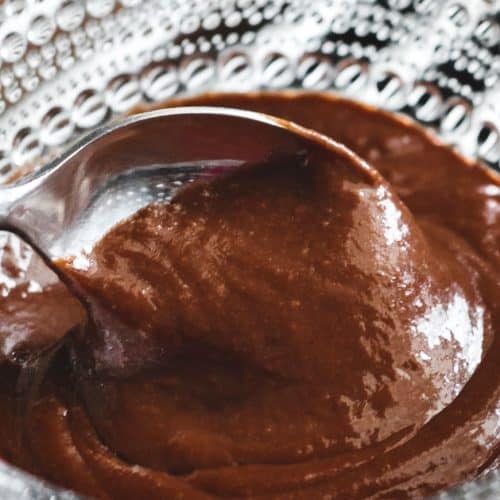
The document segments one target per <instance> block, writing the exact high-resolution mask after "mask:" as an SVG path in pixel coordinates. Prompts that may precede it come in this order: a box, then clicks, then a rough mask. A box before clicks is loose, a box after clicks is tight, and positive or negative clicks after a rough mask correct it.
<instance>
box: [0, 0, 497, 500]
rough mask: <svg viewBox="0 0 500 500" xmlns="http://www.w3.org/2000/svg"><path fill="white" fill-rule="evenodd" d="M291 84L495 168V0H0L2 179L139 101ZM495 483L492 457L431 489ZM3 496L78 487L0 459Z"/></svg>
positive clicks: (490, 494)
mask: <svg viewBox="0 0 500 500" xmlns="http://www.w3.org/2000/svg"><path fill="white" fill-rule="evenodd" d="M285 88H286V89H288V88H299V89H305V90H310V91H315V90H321V91H331V92H336V93H340V94H342V95H345V96H348V97H353V98H355V99H358V100H362V101H365V102H369V103H371V104H374V105H376V106H379V107H382V108H385V109H389V110H392V111H394V112H400V113H404V114H406V115H408V116H410V117H412V118H413V119H415V120H417V121H418V122H420V123H421V124H423V125H425V126H426V127H430V128H432V129H433V130H434V131H435V132H436V133H437V134H438V135H439V136H440V137H441V138H442V139H443V140H444V141H445V142H447V143H449V144H452V145H454V146H455V147H457V148H458V149H459V150H460V151H461V152H462V153H463V154H464V155H466V156H468V157H472V158H476V159H478V160H480V161H481V162H482V163H484V164H485V165H487V166H488V167H490V168H493V169H496V170H498V171H500V1H499V0H378V1H377V0H142V1H141V0H86V1H83V0H4V1H3V2H0V183H3V182H7V181H11V180H12V179H15V178H16V177H19V176H20V175H22V173H23V172H26V171H28V170H31V169H32V168H36V166H37V165H43V164H44V163H46V162H47V161H49V160H50V159H52V158H54V157H56V156H57V155H59V154H60V153H61V152H62V151H64V150H65V149H66V148H67V147H68V146H69V145H70V144H71V143H72V142H74V141H75V140H76V139H77V138H78V137H79V136H81V135H82V134H84V133H86V132H87V131H88V130H89V129H92V128H93V127H96V126H97V125H100V124H102V123H104V122H105V121H107V120H110V119H112V118H113V117H115V116H117V115H121V114H124V113H127V112H129V111H130V110H132V109H133V108H134V107H135V106H137V105H139V104H144V103H158V102H161V101H165V100H168V99H169V98H172V97H178V96H180V95H182V96H185V95H193V94H199V93H202V92H206V91H250V90H257V89H272V90H277V89H285ZM499 418H500V417H499ZM499 496H500V471H499V470H496V471H495V470H493V471H490V472H489V473H488V474H484V475H483V476H482V477H480V478H478V479H476V480H475V481H473V482H470V483H467V484H464V485H461V486H458V487H456V488H453V489H451V490H449V491H448V492H444V493H441V494H440V495H438V497H439V498H453V499H458V498H464V499H465V498H467V499H469V498H470V499H472V498H479V497H480V498H484V499H490V498H491V499H493V498H498V497H499ZM0 498H2V499H4V500H10V499H16V500H17V499H28V500H34V499H40V500H41V499H49V498H50V499H53V500H57V499H76V498H79V497H78V496H77V495H75V494H73V493H71V492H65V491H61V490H58V489H56V488H53V487H52V486H51V485H48V484H46V483H44V482H42V481H40V480H38V479H36V478H33V477H31V476H29V475H27V474H25V473H24V472H21V471H19V470H18V469H15V468H14V467H11V466H10V465H7V464H5V463H3V462H0Z"/></svg>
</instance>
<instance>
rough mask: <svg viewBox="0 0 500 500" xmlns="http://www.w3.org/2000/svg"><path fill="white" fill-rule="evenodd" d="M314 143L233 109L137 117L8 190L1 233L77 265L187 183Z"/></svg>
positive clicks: (292, 129) (2, 199)
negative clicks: (119, 227) (117, 228)
mask: <svg viewBox="0 0 500 500" xmlns="http://www.w3.org/2000/svg"><path fill="white" fill-rule="evenodd" d="M299 130H300V133H299ZM307 134H313V133H312V132H308V131H305V129H301V128H300V127H296V126H292V125H291V124H287V122H285V121H282V120H279V119H277V118H272V117H269V116H266V115H262V114H259V113H253V112H249V111H242V110H236V109H228V108H210V107H184V108H171V109H165V110H161V111H155V112H150V113H144V114H140V115H135V116H131V117H129V118H126V119H124V120H121V121H117V122H114V123H111V124H109V125H105V126H103V127H101V128H98V129H96V130H95V131H94V132H92V133H91V134H90V135H88V136H87V137H85V138H84V139H82V140H81V141H79V142H78V143H77V144H75V145H74V146H73V147H72V148H71V149H70V150H69V151H68V152H67V153H66V154H65V155H64V156H62V157H61V158H59V159H57V160H55V161H54V162H52V163H50V164H49V165H47V166H46V167H44V168H42V169H40V170H39V171H37V172H36V173H35V174H34V175H32V176H31V177H29V178H26V179H25V180H22V181H20V182H18V183H17V184H15V185H12V186H8V187H2V188H0V229H7V230H9V231H12V232H15V233H17V234H19V235H20V236H21V237H22V238H23V239H25V240H26V241H27V242H29V243H30V244H31V245H32V246H33V247H35V248H36V249H37V251H38V252H39V253H40V254H41V256H42V257H43V258H45V260H46V261H47V262H48V263H50V262H52V261H54V260H56V259H60V258H64V257H69V256H77V255H79V254H80V253H81V252H82V251H89V250H90V249H91V248H92V246H93V245H94V244H95V243H96V242H97V241H98V240H99V239H100V238H101V237H102V236H103V235H104V234H105V233H106V232H107V231H108V230H109V229H110V228H111V227H112V226H114V225H115V224H117V223H118V222H120V221H121V220H123V219H125V218H127V217H128V216H130V215H131V214H133V213H135V212H136V211H137V210H139V209H140V208H142V207H143V206H146V205H148V204H151V203H153V202H158V201H168V200H169V199H170V198H171V197H172V195H173V194H174V193H175V192H176V191H177V190H178V189H179V188H180V187H182V186H183V185H184V184H186V183H187V182H191V181H193V180H194V179H196V178H197V177H199V176H201V175H206V174H207V172H212V173H213V172H214V169H216V170H215V171H217V169H219V168H232V167H236V166H238V165H241V164H245V163H258V162H260V161H263V160H265V159H266V158H267V157H268V156H269V155H270V154H272V153H273V152H279V153H283V154H294V153H295V152H297V151H299V150H300V149H301V148H302V149H303V148H304V144H305V143H306V142H307V140H306V138H305V136H306V135H307ZM325 140H327V141H328V139H326V138H325ZM332 142H333V141H332ZM57 272H58V274H60V271H59V270H57Z"/></svg>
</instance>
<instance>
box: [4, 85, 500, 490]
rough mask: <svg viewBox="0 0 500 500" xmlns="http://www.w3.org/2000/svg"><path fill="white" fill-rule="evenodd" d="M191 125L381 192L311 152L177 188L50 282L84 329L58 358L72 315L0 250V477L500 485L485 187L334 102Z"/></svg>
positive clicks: (8, 251)
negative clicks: (489, 474) (264, 130)
mask: <svg viewBox="0 0 500 500" xmlns="http://www.w3.org/2000/svg"><path fill="white" fill-rule="evenodd" d="M189 103H193V104H209V105H225V106H232V107H242V108H248V109H254V110H257V111H264V112H267V113H269V114H274V115H277V116H280V117H284V118H287V119H290V120H293V121H296V122H298V123H300V124H303V125H305V126H307V127H310V128H313V129H316V130H318V131H320V132H323V133H325V134H327V135H330V136H331V137H333V138H334V139H336V140H337V141H338V142H342V143H344V144H346V145H347V146H348V147H350V148H351V149H352V150H354V151H355V152H356V153H358V154H359V155H360V156H361V157H363V158H365V159H366V160H368V162H369V163H370V164H371V165H373V166H374V167H376V169H378V171H379V172H381V173H382V174H383V176H384V177H385V179H387V180H388V182H386V181H385V180H384V179H382V178H381V177H380V176H379V175H378V174H377V173H376V172H375V171H374V170H372V169H370V168H369V167H367V166H366V165H365V164H363V163H362V162H359V161H358V160H357V159H356V158H355V157H354V156H352V155H349V154H346V153H345V152H343V151H342V150H340V149H339V150H338V151H337V152H336V155H335V157H334V158H333V160H332V158H330V157H326V156H325V155H324V154H323V153H322V151H321V150H320V149H315V147H313V146H311V148H310V150H309V151H308V154H307V155H306V156H300V157H297V158H288V159H281V160H278V159H270V160H269V162H268V163H266V164H262V165H258V166H253V167H247V168H242V169H241V170H238V171H236V172H233V173H231V174H228V175H224V176H219V177H216V178H214V179H213V180H211V181H203V182H197V183H194V184H193V185H191V186H190V187H189V188H187V189H185V190H183V191H181V192H179V193H178V194H177V195H176V197H175V198H174V200H173V201H172V202H171V203H170V204H168V205H153V206H150V207H147V208H145V209H143V210H142V211H140V212H139V213H138V214H136V215H135V216H134V217H133V218H132V219H130V220H128V221H126V222H125V223H123V224H121V225H119V226H118V227H116V228H115V229H113V230H112V231H111V232H110V233H109V234H108V235H107V236H106V237H105V238H104V239H103V240H102V241H101V242H100V243H99V244H98V245H97V246H96V247H95V249H94V250H93V252H92V254H91V255H90V256H89V266H88V268H87V269H85V270H81V269H74V268H72V267H71V263H70V262H67V263H65V264H61V265H64V266H65V268H66V270H67V271H68V272H71V273H72V275H73V277H74V278H75V279H77V280H78V282H79V283H80V284H81V286H82V287H83V288H85V290H86V291H87V293H89V294H90V296H91V297H92V307H93V309H94V313H95V315H96V319H97V321H98V323H99V325H98V326H99V328H97V329H95V328H90V327H88V328H86V329H80V330H75V334H74V335H72V336H70V337H67V336H65V334H66V332H67V331H68V330H69V329H70V328H71V327H73V326H74V325H76V324H78V323H79V322H81V319H82V318H83V312H82V310H81V308H80V306H79V305H78V303H77V302H76V301H75V300H74V299H73V298H72V297H71V296H70V295H69V294H68V292H67V291H66V290H65V288H64V287H63V286H62V285H61V284H60V283H59V282H58V281H57V279H56V278H55V276H54V275H52V274H51V273H50V272H49V271H47V270H46V269H45V268H44V267H43V265H42V264H41V262H40V261H39V260H38V259H37V257H36V256H34V255H33V254H32V253H31V251H30V250H29V249H27V248H26V246H25V245H23V244H21V243H20V242H19V240H17V239H16V238H15V237H13V236H6V235H4V236H3V245H2V247H1V248H2V253H1V254H0V257H1V268H0V270H1V273H2V275H1V280H0V295H1V297H0V342H1V344H0V347H1V349H0V361H1V363H2V365H1V368H0V369H1V370H2V377H1V378H0V380H1V382H0V390H1V394H2V397H1V398H0V454H1V456H2V457H3V458H5V459H6V460H8V461H10V462H12V463H14V464H16V465H19V466H21V467H23V468H25V469H27V470H29V471H31V472H33V473H35V474H38V475H40V476H42V477H44V478H47V479H49V480H51V481H54V482H55V483H57V484H59V485H62V486H66V487H70V488H73V489H75V490H77V491H79V492H82V493H85V494H87V495H91V496H95V497H99V498H119V499H122V498H123V499H128V498H130V499H136V498H210V497H211V496H216V497H217V496H218V497H231V498H234V497H248V496H250V497H270V498H277V497H279V498H325V499H327V498H330V499H332V498H366V497H374V498H382V497H388V498H395V497H396V498H400V497H405V496H418V495H424V494H427V493H431V492H433V491H436V490H439V489H441V488H444V487H447V486H449V485H452V484H455V483H457V482H460V481H462V480H466V479H470V478H472V477H474V476H476V475H478V474H480V473H481V472H483V471H485V470H488V469H491V468H494V467H496V466H498V460H499V459H498V457H499V452H500V370H499V368H498V359H500V183H499V182H498V179H497V178H496V177H494V175H493V174H491V173H488V172H486V171H485V170H484V169H482V168H481V167H480V166H478V165H475V164H468V163H467V162H466V161H465V160H463V159H462V158H460V157H459V156H458V155H456V154H455V153H453V152H452V151H451V150H450V149H448V148H446V147H444V146H442V145H440V144H436V143H435V141H434V139H432V138H431V137H429V136H428V135H426V134H425V133H424V132H423V131H422V130H421V129H420V128H418V127H416V126H414V125H411V124H409V123H407V122H405V121H403V120H402V119H400V118H397V117H395V116H391V115H389V114H386V113H382V112H375V111H374V110H372V109H369V108H367V107H365V106H361V105H359V104H356V103H353V102H351V101H346V100H341V99H336V98H332V97H325V96H321V95H314V94H302V95H293V96H292V95H287V94H267V95H246V96H243V95H237V96H236V95H232V96H231V95H228V96H224V95H214V96H205V97H200V98H197V99H193V100H190V101H189ZM401 200H402V201H401ZM68 338H69V339H70V341H68V340H67V339H68ZM37 356H38V358H37V361H33V359H34V358H36V357H37ZM90 359H91V360H93V362H92V364H89V360H90ZM42 361H43V362H42ZM128 363H130V366H133V367H134V370H133V371H130V372H128V373H126V374H125V372H123V370H122V371H120V369H121V368H123V366H126V365H127V364H128ZM21 366H24V367H25V368H23V369H21V368H20V367H21ZM26 366H28V373H29V374H30V377H26V376H25V373H26V370H27V368H26ZM89 366H90V367H91V368H92V369H91V370H86V368H87V367H89ZM117 368H118V370H117ZM19 373H21V374H22V375H23V376H22V377H21V382H22V381H23V380H24V379H26V378H29V380H30V381H31V382H33V380H35V381H37V386H36V391H34V392H35V394H34V395H31V398H30V401H31V403H30V405H29V407H28V408H26V406H23V404H20V403H19V401H21V402H22V401H24V400H25V398H23V397H18V398H16V387H17V390H18V391H19V390H22V389H23V387H24V386H23V384H22V383H19V382H18V383H17V384H16V381H17V380H18V376H19ZM42 375H43V376H42ZM32 390H33V389H32Z"/></svg>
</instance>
